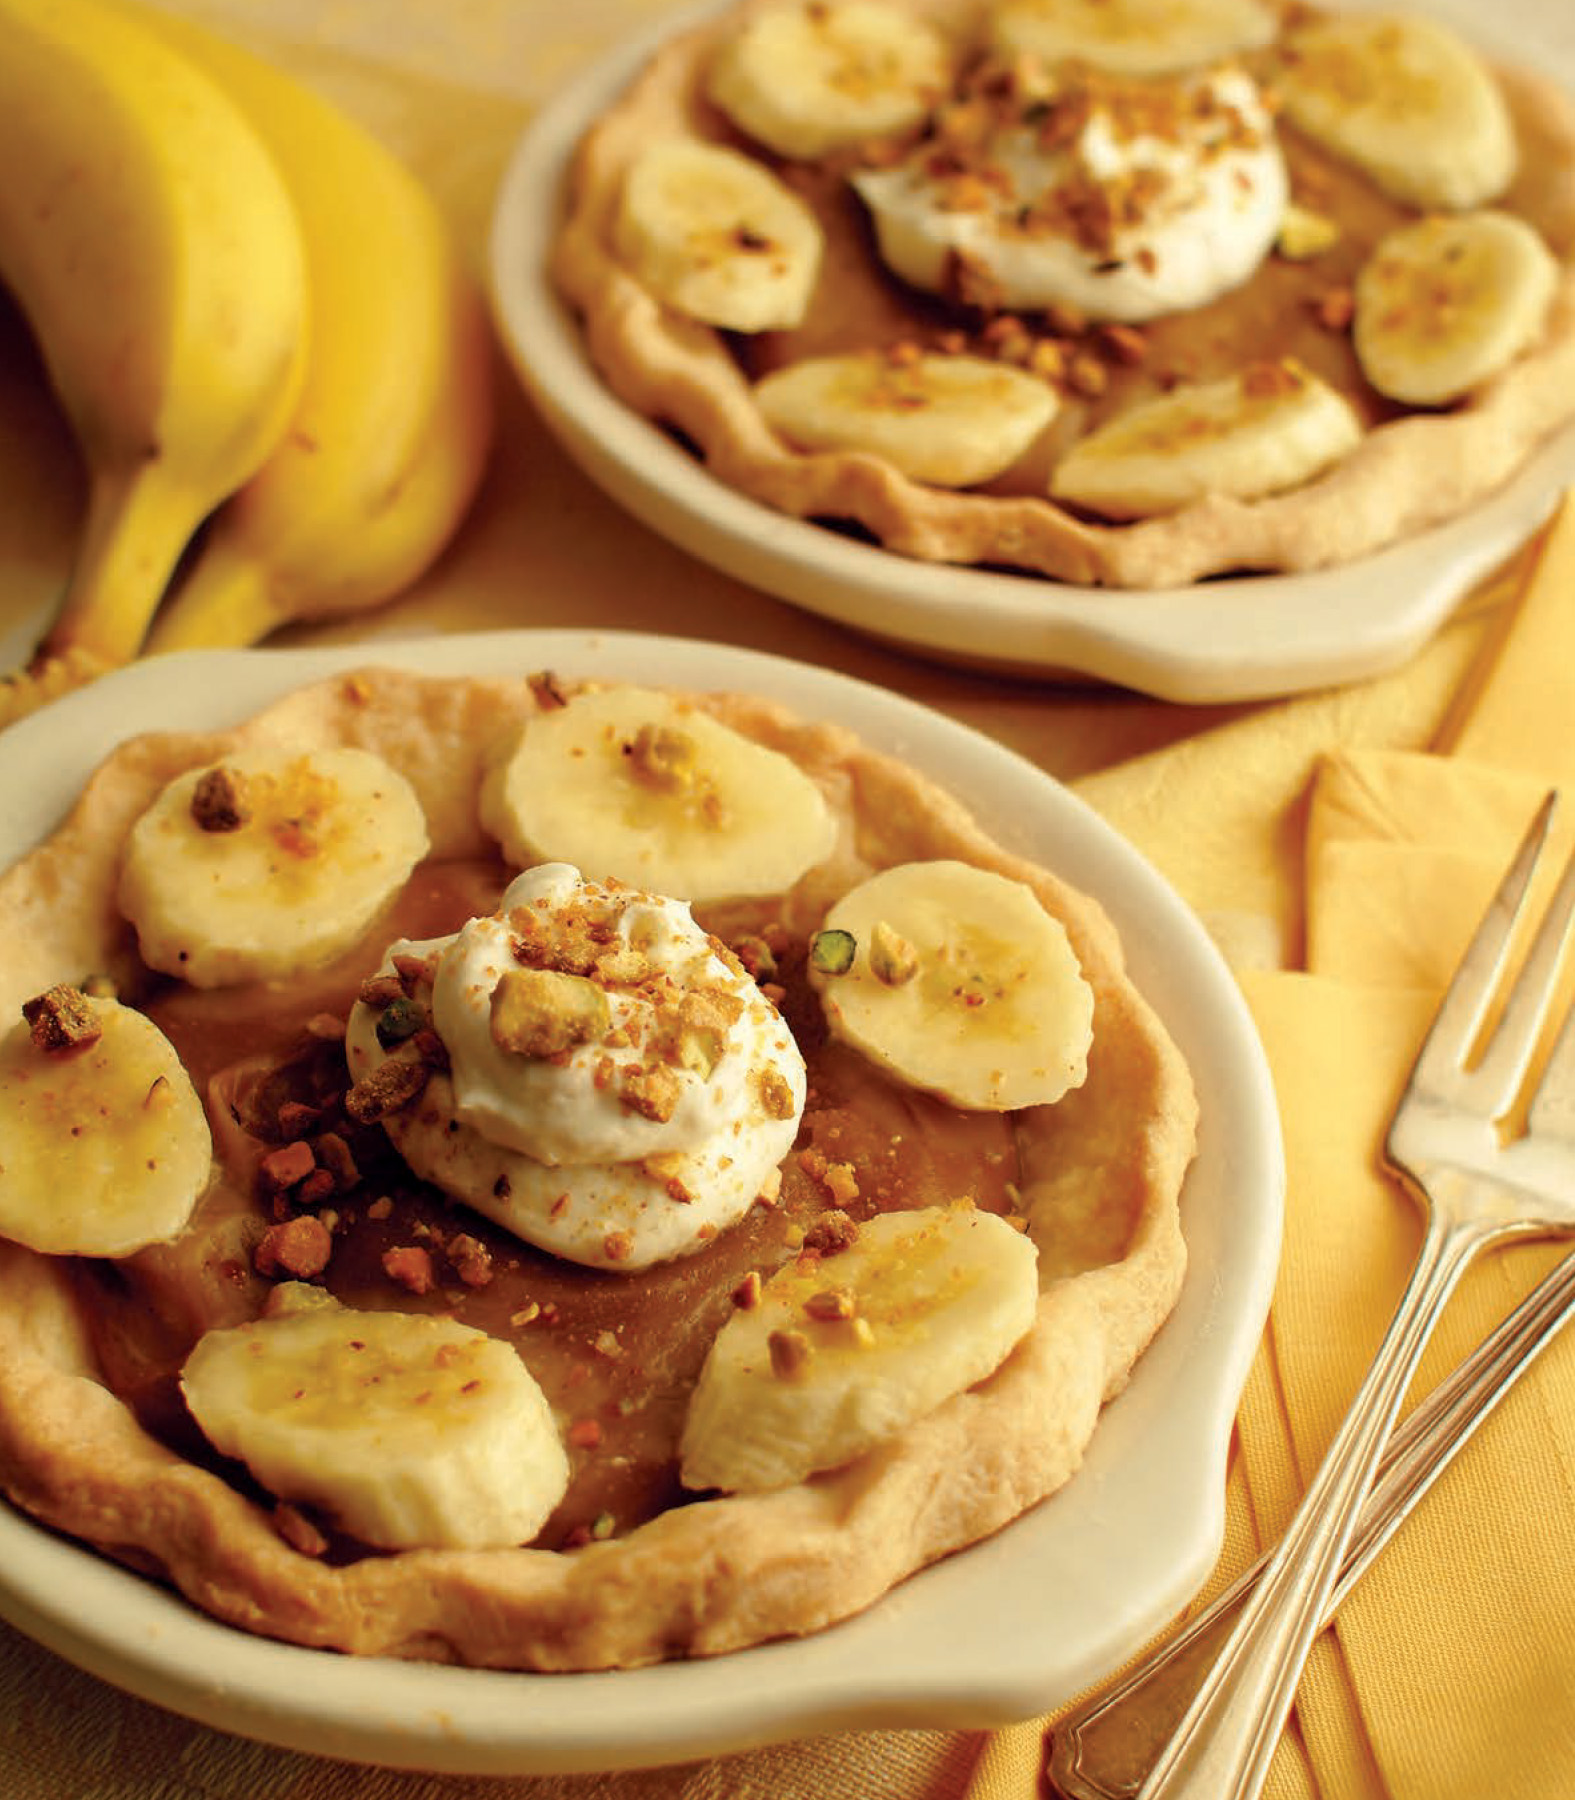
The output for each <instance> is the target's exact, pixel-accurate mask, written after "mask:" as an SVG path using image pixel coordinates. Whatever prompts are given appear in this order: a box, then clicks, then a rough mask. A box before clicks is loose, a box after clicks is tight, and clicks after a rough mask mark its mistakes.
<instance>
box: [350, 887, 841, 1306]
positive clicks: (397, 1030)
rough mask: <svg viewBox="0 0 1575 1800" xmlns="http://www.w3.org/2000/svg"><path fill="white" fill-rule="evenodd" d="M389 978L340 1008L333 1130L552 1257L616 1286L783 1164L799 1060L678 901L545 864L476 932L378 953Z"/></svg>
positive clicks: (796, 1101) (788, 1037)
mask: <svg viewBox="0 0 1575 1800" xmlns="http://www.w3.org/2000/svg"><path fill="white" fill-rule="evenodd" d="M400 967H403V968H405V969H406V970H411V969H414V970H416V971H417V972H416V973H415V974H414V975H413V976H412V977H411V978H410V980H409V984H408V991H402V989H403V987H404V984H403V983H401V982H400V981H397V980H395V981H392V982H390V981H386V980H385V981H374V982H373V983H372V984H371V985H370V988H369V990H368V993H367V996H366V997H364V998H363V999H362V1000H360V1001H359V1002H358V1003H357V1005H356V1006H355V1007H354V1008H353V1009H352V1011H351V1015H350V1021H349V1027H348V1031H347V1036H346V1048H347V1054H348V1057H349V1065H350V1072H351V1075H352V1077H353V1079H354V1081H355V1084H356V1085H355V1086H354V1087H353V1088H352V1090H351V1094H350V1098H349V1101H348V1105H349V1107H350V1109H351V1111H352V1114H353V1115H354V1116H364V1117H367V1118H372V1117H375V1118H378V1119H380V1120H381V1122H382V1124H383V1127H384V1129H385V1130H386V1131H387V1133H388V1135H389V1137H390V1139H391V1140H392V1141H393V1143H394V1145H395V1147H396V1148H397V1149H398V1150H399V1152H400V1153H401V1155H402V1156H403V1157H404V1158H405V1160H406V1162H407V1163H408V1164H409V1165H410V1167H411V1168H412V1169H413V1170H414V1171H415V1172H416V1174H418V1175H420V1176H421V1177H423V1178H424V1179H425V1180H428V1181H431V1182H434V1183H436V1185H437V1186H439V1187H441V1188H442V1189H443V1190H444V1191H445V1192H446V1193H448V1194H450V1195H452V1196H453V1197H454V1198H455V1199H458V1200H462V1201H464V1202H466V1203H468V1204H469V1205H471V1206H473V1207H475V1209H476V1210H477V1211H478V1212H481V1213H484V1214H486V1216H487V1217H489V1218H491V1219H494V1220H495V1221H496V1222H497V1223H498V1224H500V1225H503V1226H504V1227H506V1228H507V1229H508V1230H510V1231H513V1232H514V1233H515V1234H516V1235H517V1236H519V1237H521V1238H523V1239H524V1240H525V1241H526V1242H528V1243H532V1244H536V1245H538V1246H539V1247H540V1248H541V1249H543V1250H547V1251H549V1252H551V1253H552V1254H553V1255H555V1256H562V1257H565V1258H567V1259H568V1260H570V1261H572V1262H578V1263H584V1264H587V1265H590V1266H593V1267H597V1268H604V1269H614V1270H621V1271H625V1272H627V1271H630V1270H635V1269H642V1268H646V1267H649V1266H650V1265H651V1264H652V1263H654V1262H661V1261H665V1260H667V1259H668V1258H671V1257H675V1256H683V1255H687V1254H689V1253H690V1252H692V1251H695V1250H698V1249H700V1248H702V1247H703V1246H704V1245H705V1244H706V1243H708V1242H709V1241H710V1240H711V1239H712V1238H714V1237H715V1236H716V1234H717V1233H718V1232H719V1231H722V1230H725V1229H726V1228H727V1227H728V1226H729V1225H732V1224H734V1223H735V1222H736V1221H737V1220H738V1219H740V1218H741V1217H742V1216H743V1215H744V1214H745V1213H746V1212H747V1211H748V1210H749V1208H750V1207H751V1206H752V1205H753V1204H754V1202H755V1200H756V1199H757V1198H758V1197H759V1195H760V1194H761V1192H762V1191H763V1190H764V1189H765V1187H766V1186H767V1184H768V1183H769V1181H770V1180H771V1178H772V1176H773V1174H774V1172H775V1170H776V1168H777V1166H778V1164H779V1163H780V1162H781V1160H782V1158H783V1157H784V1156H786V1155H787V1153H788V1151H789V1150H790V1149H791V1147H792V1144H793V1139H794V1137H795V1135H796V1133H797V1130H798V1121H799V1118H800V1115H801V1114H802V1112H803V1108H804V1098H805V1085H806V1078H805V1070H804V1060H803V1057H802V1055H801V1054H800V1052H799V1050H798V1046H797V1045H796V1044H795V1043H794V1041H793V1036H792V1033H791V1032H790V1031H789V1030H788V1028H787V1026H786V1024H785V1023H784V1022H783V1020H782V1018H781V1016H780V1015H779V1014H778V1012H777V1011H776V1009H775V1007H773V1006H772V1005H771V1004H770V1002H769V1001H768V1000H767V999H766V998H765V996H764V995H763V994H762V993H761V991H760V989H759V988H758V987H757V986H756V984H755V982H754V981H753V980H752V979H751V978H750V977H749V976H748V975H747V974H746V973H745V972H744V971H743V970H742V969H741V968H740V967H739V966H738V965H737V964H736V963H735V962H732V961H729V960H724V958H723V957H722V955H721V954H720V953H719V951H718V947H717V945H716V944H715V943H714V942H713V941H712V940H711V939H710V938H709V937H708V936H707V935H706V933H705V932H703V931H702V930H701V929H700V928H699V926H697V925H696V924H695V922H694V920H693V919H692V918H691V917H690V915H689V909H688V907H687V906H684V905H683V904H681V903H680V902H677V901H673V900H668V899H663V898H658V897H655V896H652V895H647V894H641V893H638V892H635V891H632V890H630V889H628V888H623V887H619V888H615V889H608V888H603V887H600V886H598V885H596V884H594V883H586V882H582V881H581V879H580V877H579V875H578V873H577V872H576V871H575V870H574V869H573V868H571V867H569V866H568V865H567V864H562V863H545V864H542V865H541V866H540V867H538V868H535V869H531V870H529V871H527V872H526V873H525V874H523V875H521V876H520V877H519V878H518V879H517V880H516V881H514V882H513V883H512V884H511V885H510V887H509V889H508V891H507V893H506V894H505V895H504V897H503V904H502V906H501V907H500V909H499V911H498V912H497V914H496V915H494V916H492V917H489V918H484V919H476V920H472V921H471V923H470V924H468V925H466V926H465V927H464V929H463V930H461V931H459V932H458V933H456V934H455V936H453V937H452V938H448V939H442V940H435V941H432V942H427V943H411V942H402V943H398V944H395V945H393V946H392V948H391V950H390V952H389V957H388V960H387V962H386V963H385V965H384V968H385V971H386V972H387V973H388V974H390V975H391V974H392V973H393V972H394V971H395V970H396V969H398V968H400ZM390 994H394V995H396V996H397V998H395V999H392V1000H391V999H389V998H388V996H389V995H390ZM396 1007H397V1008H398V1009H399V1015H400V1016H399V1019H398V1021H397V1024H396V1025H395V1026H394V1028H393V1029H390V1028H389V1014H390V1012H392V1011H393V1010H394V1009H395V1008H396ZM412 1013H413V1014H414V1016H415V1017H414V1022H415V1023H416V1024H417V1025H418V1026H419V1027H420V1028H421V1029H420V1030H416V1031H412V1030H411V1029H410V1025H411V1023H412V1020H411V1017H410V1015H411V1014H412ZM427 1027H430V1028H431V1030H432V1031H434V1032H435V1033H436V1035H437V1037H438V1039H439V1040H440V1042H441V1044H442V1046H443V1051H444V1055H443V1056H442V1057H441V1058H439V1059H438V1060H437V1061H436V1062H435V1063H434V1062H432V1061H431V1060H429V1059H428V1057H427V1054H426V1053H425V1051H424V1050H423V1048H422V1046H421V1044H420V1042H419V1039H420V1037H421V1033H422V1030H424V1029H426V1028H427ZM385 1100H386V1101H387V1104H384V1102H385Z"/></svg>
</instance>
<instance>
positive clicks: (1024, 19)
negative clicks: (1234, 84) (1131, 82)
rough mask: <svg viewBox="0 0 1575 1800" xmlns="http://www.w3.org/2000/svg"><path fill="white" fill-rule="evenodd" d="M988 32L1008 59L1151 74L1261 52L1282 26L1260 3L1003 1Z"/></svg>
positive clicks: (1210, 0)
mask: <svg viewBox="0 0 1575 1800" xmlns="http://www.w3.org/2000/svg"><path fill="white" fill-rule="evenodd" d="M989 26H990V35H991V37H992V39H993V40H994V42H995V44H996V45H997V47H998V48H1000V49H1002V50H1005V51H1007V52H1009V53H1025V54H1027V55H1031V56H1035V57H1037V58H1038V59H1039V60H1040V61H1042V62H1045V63H1059V62H1080V63H1085V64H1087V65H1088V66H1089V67H1090V68H1095V69H1103V70H1105V71H1107V72H1109V73H1111V74H1115V75H1137V76H1149V75H1175V74H1179V73H1181V71H1183V70H1185V69H1196V68H1201V67H1203V66H1204V65H1206V64H1208V63H1215V62H1220V61H1222V60H1223V59H1224V58H1226V57H1231V56H1239V55H1241V54H1242V53H1243V52H1244V51H1247V50H1259V49H1262V48H1263V46H1264V45H1265V44H1268V43H1271V42H1272V41H1273V38H1274V34H1275V31H1276V30H1277V28H1278V21H1277V19H1276V16H1275V13H1274V12H1273V11H1272V10H1271V9H1270V8H1269V7H1267V6H1264V5H1261V4H1260V3H1259V0H1002V4H1000V5H998V6H996V7H994V8H993V9H992V10H991V12H990V16H989Z"/></svg>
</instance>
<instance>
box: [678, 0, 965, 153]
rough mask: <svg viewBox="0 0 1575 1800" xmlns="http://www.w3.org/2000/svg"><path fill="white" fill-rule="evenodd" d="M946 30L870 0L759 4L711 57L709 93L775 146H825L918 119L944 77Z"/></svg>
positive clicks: (948, 76) (863, 139) (947, 68)
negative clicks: (764, 7)
mask: <svg viewBox="0 0 1575 1800" xmlns="http://www.w3.org/2000/svg"><path fill="white" fill-rule="evenodd" d="M951 80H952V52H951V49H950V46H949V45H948V44H947V42H946V40H945V38H943V37H942V36H941V34H940V33H939V32H938V31H936V30H935V28H934V27H933V26H932V25H930V24H928V23H926V22H925V21H924V20H923V19H918V18H915V17H914V16H913V15H912V14H910V13H905V12H901V11H899V10H898V9H897V8H896V7H893V6H884V5H880V4H878V3H877V0H840V3H838V0H831V3H830V4H827V3H826V0H805V3H804V4H801V5H786V6H779V7H773V8H771V9H770V10H768V11H765V12H760V13H757V14H755V16H754V17H753V18H752V19H750V20H749V21H748V22H747V23H746V24H744V25H743V26H742V27H740V29H739V30H737V31H736V32H734V33H733V35H732V36H731V37H729V38H728V39H727V41H726V43H724V44H723V46H722V48H721V50H720V51H719V53H718V55H717V57H716V60H715V62H714V63H713V64H712V66H711V70H710V75H709V78H708V80H707V84H706V92H707V95H708V97H709V98H710V99H711V100H712V101H713V102H714V103H715V104H716V105H717V106H719V107H720V108H721V109H722V111H723V112H725V113H726V114H727V116H728V117H729V118H730V119H731V120H732V121H733V123H734V124H735V125H737V126H738V128H739V129H740V130H741V131H743V132H745V133H746V134H747V135H748V136H750V137H752V138H754V139H755V140H756V141H757V142H758V143H761V144H764V145H765V146H766V147H767V149H770V150H774V151H776V152H777V154H778V155H779V156H791V157H798V158H803V159H806V160H809V159H813V158H816V157H821V156H826V155H828V154H829V153H830V152H832V151H834V150H842V149H847V148H849V147H850V146H852V145H855V144H863V143H867V142H869V141H870V140H871V139H874V138H880V137H886V136H888V135H894V134H896V133H898V132H903V131H907V130H908V129H910V128H911V127H912V126H914V125H917V124H919V123H920V121H921V120H922V119H923V118H924V116H925V114H926V113H927V112H928V111H929V110H930V108H931V107H932V106H934V105H935V104H936V102H937V101H938V100H939V99H940V98H941V96H942V95H943V94H944V93H945V92H946V90H947V89H948V88H949V87H950V85H951Z"/></svg>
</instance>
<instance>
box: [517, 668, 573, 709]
mask: <svg viewBox="0 0 1575 1800" xmlns="http://www.w3.org/2000/svg"><path fill="white" fill-rule="evenodd" d="M525 685H526V686H527V687H528V688H529V689H530V691H531V695H532V698H533V699H534V700H535V702H536V704H537V706H538V707H540V708H541V710H542V711H543V712H556V711H557V710H558V708H559V707H562V706H567V705H568V704H569V696H568V695H567V694H566V693H565V692H564V691H563V683H562V682H561V681H560V680H559V679H558V676H557V675H556V674H555V673H554V672H553V670H551V669H542V670H539V671H538V672H537V673H536V674H534V675H527V676H526V677H525Z"/></svg>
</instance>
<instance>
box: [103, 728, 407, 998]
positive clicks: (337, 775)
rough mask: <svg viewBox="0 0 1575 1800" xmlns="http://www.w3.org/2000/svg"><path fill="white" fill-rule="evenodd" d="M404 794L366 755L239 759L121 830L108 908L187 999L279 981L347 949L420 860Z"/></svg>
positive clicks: (398, 780) (188, 775)
mask: <svg viewBox="0 0 1575 1800" xmlns="http://www.w3.org/2000/svg"><path fill="white" fill-rule="evenodd" d="M426 849H427V829H426V817H425V815H424V813H423V812H422V810H421V803H420V801H419V800H418V799H417V798H416V794H415V790H414V789H413V788H412V787H411V786H410V783H409V782H408V781H406V780H405V778H404V777H403V776H402V775H400V774H399V773H398V771H397V770H395V769H392V768H390V767H389V765H388V764H387V763H385V762H384V761H383V760H382V758H381V757H377V756H373V755H372V754H371V753H370V752H369V751H365V750H353V749H336V750H316V751H313V752H312V753H311V754H310V755H303V754H302V753H300V752H298V751H292V750H288V749H284V748H280V747H269V748H254V749H249V750H244V751H238V752H237V753H236V754H235V755H234V756H229V757H226V758H225V759H224V760H223V761H222V762H219V763H214V764H210V765H208V766H207V767H205V768H200V769H189V770H187V771H186V772H185V773H184V774H183V775H178V776H177V777H176V778H175V779H174V780H173V781H172V782H170V783H169V784H168V786H167V787H165V789H164V790H163V792H162V793H161V794H160V795H159V796H158V798H157V799H156V800H155V801H154V802H153V804H152V805H151V806H150V807H149V808H148V810H147V811H146V812H145V813H144V814H143V815H142V817H141V818H140V819H138V821H137V822H136V824H135V825H134V826H133V827H132V830H131V835H130V838H129V840H128V842H127V846H126V855H125V860H124V863H123V865H122V869H121V877H120V891H119V905H120V910H121V912H122V913H123V914H124V915H125V917H126V918H127V919H129V920H130V921H131V922H132V924H133V925H134V926H135V927H136V929H137V937H138V941H139V943H140V946H141V951H142V957H143V960H144V961H145V962H146V963H147V964H148V965H149V967H150V968H154V969H162V970H163V971H164V972H165V973H166V974H169V975H179V976H180V977H181V978H182V979H183V980H185V981H188V982H190V983H191V984H192V985H193V986H194V987H203V988H211V987H226V986H230V985H232V984H234V983H237V982H242V981H257V980H266V979H269V978H272V977H275V976H281V975H289V974H292V973H295V972H298V971H300V970H303V969H310V968H315V967H317V966H319V965H320V964H322V963H325V962H328V961H329V960H331V959H332V958H333V957H334V956H336V955H337V954H338V953H339V952H340V951H342V950H345V949H347V948H349V946H350V945H351V944H353V943H354V942H355V941H356V939H357V938H358V937H359V936H360V935H361V933H362V932H363V931H364V930H365V929H366V927H367V926H368V925H369V924H370V923H371V922H372V920H373V918H374V917H375V916H376V914H377V913H378V912H379V911H380V910H381V908H382V907H383V906H384V904H385V903H386V902H387V901H388V900H389V899H391V898H392V896H393V895H394V894H396V893H397V892H398V891H399V889H400V888H401V887H402V886H403V885H404V882H405V879H406V877H407V876H408V875H409V873H410V871H411V870H412V869H413V868H414V867H415V865H416V864H417V863H418V862H419V861H420V860H421V858H422V856H423V855H425V853H426Z"/></svg>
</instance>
